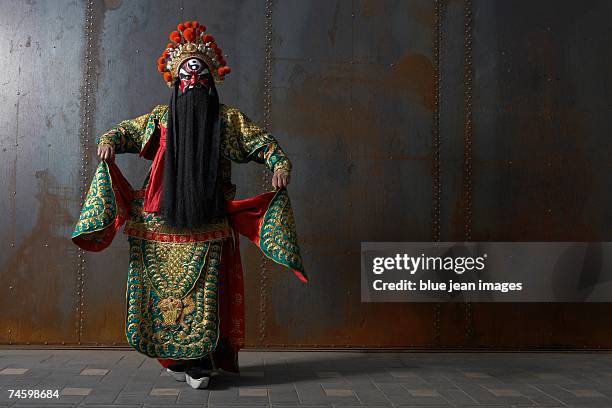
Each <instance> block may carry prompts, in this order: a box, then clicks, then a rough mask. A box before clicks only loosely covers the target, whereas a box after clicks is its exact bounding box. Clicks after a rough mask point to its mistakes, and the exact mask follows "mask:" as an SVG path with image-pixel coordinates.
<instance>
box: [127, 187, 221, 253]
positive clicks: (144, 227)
mask: <svg viewBox="0 0 612 408" xmlns="http://www.w3.org/2000/svg"><path fill="white" fill-rule="evenodd" d="M139 191H141V190H138V191H137V192H139ZM229 229H230V227H229V222H228V221H227V217H220V218H218V219H215V220H213V221H212V222H211V223H209V224H206V225H203V226H202V227H198V228H191V229H190V228H176V227H171V226H169V225H167V224H166V221H165V220H164V218H163V217H161V216H160V215H158V214H156V213H149V212H146V211H144V198H135V199H134V200H133V201H132V206H131V208H130V218H129V220H128V221H127V223H126V226H125V233H126V234H128V235H131V236H134V237H137V238H144V239H149V240H153V241H170V239H164V238H167V237H164V235H173V236H175V237H174V238H175V242H176V241H178V242H189V241H208V240H210V236H211V235H214V238H223V237H226V236H229V235H228V234H229ZM217 232H218V234H213V233H217ZM207 236H208V237H209V238H207V239H206V238H200V237H207ZM182 238H185V239H182Z"/></svg>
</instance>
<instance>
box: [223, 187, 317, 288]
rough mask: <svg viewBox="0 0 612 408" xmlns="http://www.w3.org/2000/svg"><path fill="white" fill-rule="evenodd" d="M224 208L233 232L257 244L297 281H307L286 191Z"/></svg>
mask: <svg viewBox="0 0 612 408" xmlns="http://www.w3.org/2000/svg"><path fill="white" fill-rule="evenodd" d="M227 209H228V213H229V216H230V219H231V223H232V226H233V228H234V230H235V232H236V233H239V234H241V235H244V236H245V237H246V238H248V239H249V240H250V241H251V242H253V243H254V244H255V245H257V246H258V247H259V249H260V250H261V252H262V253H263V254H264V255H265V256H266V257H267V258H269V259H271V260H272V261H274V262H276V263H278V264H280V265H283V266H286V267H287V268H289V269H291V270H292V271H293V273H294V274H295V275H296V276H297V277H298V279H299V280H301V281H302V282H308V276H307V275H306V272H305V271H304V265H303V263H302V257H301V255H300V247H299V245H298V239H297V233H296V228H295V219H294V217H293V208H292V207H291V200H289V194H288V193H287V190H286V189H284V188H282V189H280V190H277V191H271V192H268V193H263V194H259V195H257V196H255V197H251V198H247V199H244V200H233V201H230V202H228V207H227Z"/></svg>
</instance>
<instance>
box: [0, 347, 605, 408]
mask: <svg viewBox="0 0 612 408" xmlns="http://www.w3.org/2000/svg"><path fill="white" fill-rule="evenodd" d="M240 365H241V368H242V374H241V375H240V376H232V375H221V376H217V377H214V378H213V379H212V380H211V388H210V389H209V390H193V389H191V388H189V386H187V385H186V384H185V383H178V382H176V381H174V380H173V379H172V378H171V377H170V376H168V375H167V374H166V373H165V372H164V371H163V369H162V368H161V366H160V365H159V364H158V363H157V361H155V360H153V359H149V358H146V357H144V356H142V355H140V354H138V353H136V352H134V351H110V350H109V351H86V350H82V351H72V350H61V351H54V350H0V407H2V406H6V407H33V406H36V407H41V406H53V407H76V406H78V407H92V408H93V407H98V408H105V407H123V408H132V407H194V408H195V407H205V406H209V407H270V406H271V407H278V408H284V407H310V408H316V407H336V406H342V407H351V406H353V407H372V408H374V407H480V408H484V407H524V406H537V407H540V406H542V407H606V408H612V354H605V353H602V354H590V353H554V354H551V353H362V352H254V351H242V352H241V353H240ZM9 390H54V391H55V390H57V391H58V394H59V397H58V398H52V399H41V398H29V399H28V398H16V397H15V396H13V398H11V396H10V391H9ZM26 392H27V391H26Z"/></svg>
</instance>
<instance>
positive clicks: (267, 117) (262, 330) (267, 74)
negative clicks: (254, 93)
mask: <svg viewBox="0 0 612 408" xmlns="http://www.w3.org/2000/svg"><path fill="white" fill-rule="evenodd" d="M273 7H274V4H273V1H272V0H267V1H266V11H265V24H264V30H265V33H264V35H265V41H264V44H265V54H264V58H265V61H264V87H263V103H264V118H263V126H264V129H265V130H266V131H268V132H269V131H270V129H271V126H272V120H271V115H272V9H273ZM261 183H262V189H263V190H265V189H266V188H267V186H268V171H267V169H266V168H264V169H263V170H262V173H261ZM267 264H268V261H267V258H266V257H265V256H264V255H263V254H262V255H261V261H260V264H259V266H260V267H259V286H260V288H259V345H260V346H261V345H263V344H264V343H265V338H266V317H267V316H266V304H267V302H268V292H267V289H268V288H267V280H268V276H267Z"/></svg>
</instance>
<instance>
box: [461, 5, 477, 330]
mask: <svg viewBox="0 0 612 408" xmlns="http://www.w3.org/2000/svg"><path fill="white" fill-rule="evenodd" d="M464 24H465V26H464V27H465V28H464V30H465V32H464V50H463V51H464V60H463V75H464V95H465V101H464V105H465V106H464V109H465V112H464V122H463V123H464V128H463V189H464V191H463V197H464V211H465V213H464V217H465V235H464V238H465V240H466V241H471V240H472V78H473V76H474V68H473V66H472V33H473V31H474V19H473V14H472V1H471V0H465V21H464ZM473 328H474V317H473V315H472V304H471V303H470V302H467V303H466V304H465V337H466V339H471V338H472V337H473V336H474V329H473Z"/></svg>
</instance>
